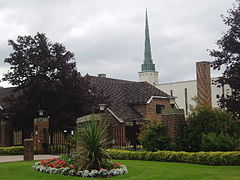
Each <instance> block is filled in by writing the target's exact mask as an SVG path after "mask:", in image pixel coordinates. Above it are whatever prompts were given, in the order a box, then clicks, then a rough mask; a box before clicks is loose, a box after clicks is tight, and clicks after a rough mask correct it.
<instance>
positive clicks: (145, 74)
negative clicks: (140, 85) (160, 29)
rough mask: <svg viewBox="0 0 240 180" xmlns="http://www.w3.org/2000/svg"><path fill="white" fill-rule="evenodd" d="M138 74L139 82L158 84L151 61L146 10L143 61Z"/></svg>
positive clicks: (156, 73)
mask: <svg viewBox="0 0 240 180" xmlns="http://www.w3.org/2000/svg"><path fill="white" fill-rule="evenodd" d="M138 74H139V81H140V82H142V81H147V82H149V83H150V84H153V85H157V84H158V72H157V71H155V64H153V60H152V52H151V43H150V36H149V25H148V14H147V10H146V17H145V49H144V60H143V64H142V68H141V72H139V73H138Z"/></svg>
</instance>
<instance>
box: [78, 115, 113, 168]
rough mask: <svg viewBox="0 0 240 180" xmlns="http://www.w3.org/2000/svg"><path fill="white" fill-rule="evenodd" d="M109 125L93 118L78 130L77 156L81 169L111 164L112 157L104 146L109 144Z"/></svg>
mask: <svg viewBox="0 0 240 180" xmlns="http://www.w3.org/2000/svg"><path fill="white" fill-rule="evenodd" d="M106 128H107V126H104V125H103V124H102V122H99V121H97V120H95V119H94V116H92V119H91V121H90V122H87V123H86V124H85V126H84V127H83V128H82V129H80V131H78V132H77V133H78V135H77V136H76V138H77V141H76V142H77V146H76V151H75V153H74V154H75V158H76V160H77V161H78V165H79V168H80V169H81V170H86V169H87V170H92V169H98V168H102V167H104V168H105V167H106V166H109V165H110V164H111V162H109V161H108V160H107V159H108V158H110V156H109V155H108V153H107V152H106V151H105V149H104V147H106V146H107V143H108V142H107V131H106Z"/></svg>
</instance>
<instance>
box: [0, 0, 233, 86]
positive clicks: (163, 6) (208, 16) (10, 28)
mask: <svg viewBox="0 0 240 180" xmlns="http://www.w3.org/2000/svg"><path fill="white" fill-rule="evenodd" d="M232 3H234V0H232V1H229V0H221V1H219V0H211V1H208V0H201V1H200V0H197V1H192V0H181V1H176V0H169V1H159V0H152V1H147V0H132V1H126V0H114V1H112V0H102V1H99V0H90V1H85V0H69V1H65V0H51V1H49V0H42V1H40V0H39V1H32V0H22V1H17V0H8V1H5V0H0V37H1V38H0V60H1V61H0V67H1V68H0V77H1V74H2V73H5V72H6V68H7V65H6V64H3V62H2V60H3V59H4V58H5V57H7V56H8V55H9V52H10V51H9V47H8V46H7V40H8V39H9V38H10V39H16V37H17V36H18V35H25V34H26V35H28V34H31V35H34V34H35V33H36V32H38V31H39V32H44V33H46V34H47V36H48V38H49V39H50V40H51V41H56V42H60V43H63V44H64V45H65V46H66V47H67V49H69V50H71V51H73V52H74V53H75V56H76V61H77V66H78V70H79V71H80V72H81V73H82V74H83V75H84V74H86V73H89V74H93V75H96V74H98V73H101V72H103V73H107V75H108V77H114V78H121V79H129V80H137V79H138V74H137V73H138V71H140V66H141V63H142V60H143V48H144V18H145V17H144V16H145V8H148V12H149V23H150V24H149V25H150V38H151V43H152V53H153V59H154V62H155V64H156V67H157V70H158V71H159V74H160V81H161V82H168V81H178V80H187V78H190V79H194V78H195V62H196V61H199V60H212V58H211V57H209V55H208V52H207V51H206V50H207V49H212V48H214V47H216V46H215V45H214V42H215V41H216V40H217V39H219V38H220V36H221V32H222V31H226V28H227V27H226V26H225V25H224V24H223V22H222V19H221V18H220V14H226V11H227V9H229V8H232ZM214 74H218V73H213V75H214ZM0 85H1V83H0ZM4 85H5V84H4Z"/></svg>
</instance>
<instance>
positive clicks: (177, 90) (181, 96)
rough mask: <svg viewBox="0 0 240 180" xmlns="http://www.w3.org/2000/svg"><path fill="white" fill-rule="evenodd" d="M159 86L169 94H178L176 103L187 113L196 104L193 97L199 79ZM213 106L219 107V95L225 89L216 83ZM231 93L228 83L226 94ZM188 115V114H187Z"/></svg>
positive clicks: (213, 79) (195, 94) (225, 88)
mask: <svg viewBox="0 0 240 180" xmlns="http://www.w3.org/2000/svg"><path fill="white" fill-rule="evenodd" d="M215 80H216V78H212V82H214V81H215ZM156 87H157V88H159V89H161V90H162V91H164V92H166V93H167V94H169V95H171V90H172V93H173V94H172V95H173V96H176V97H177V98H176V104H177V105H178V107H179V108H180V109H184V111H185V114H186V112H188V114H189V112H190V109H189V107H190V106H191V105H192V106H195V105H196V103H195V101H193V100H192V99H193V98H194V97H196V96H197V81H196V80H190V81H180V82H173V83H164V84H159V85H157V86H156ZM211 87H212V89H211V91H212V106H213V107H216V108H217V107H219V106H218V103H217V101H218V99H217V95H219V96H222V92H223V89H222V87H220V88H219V87H217V85H215V84H214V83H212V86H211ZM185 89H187V107H186V99H185ZM229 93H231V90H230V87H229V86H228V85H225V86H224V94H225V96H226V94H229ZM186 115H187V114H186Z"/></svg>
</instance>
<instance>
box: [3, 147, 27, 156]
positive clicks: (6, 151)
mask: <svg viewBox="0 0 240 180" xmlns="http://www.w3.org/2000/svg"><path fill="white" fill-rule="evenodd" d="M0 154H1V155H18V154H23V146H11V147H0Z"/></svg>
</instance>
